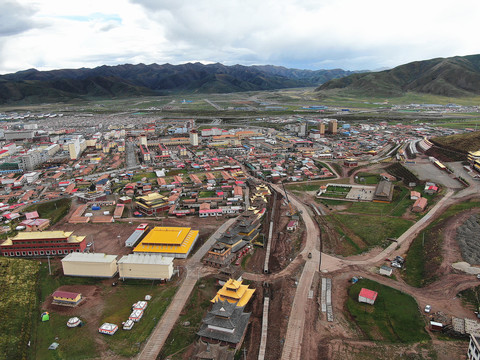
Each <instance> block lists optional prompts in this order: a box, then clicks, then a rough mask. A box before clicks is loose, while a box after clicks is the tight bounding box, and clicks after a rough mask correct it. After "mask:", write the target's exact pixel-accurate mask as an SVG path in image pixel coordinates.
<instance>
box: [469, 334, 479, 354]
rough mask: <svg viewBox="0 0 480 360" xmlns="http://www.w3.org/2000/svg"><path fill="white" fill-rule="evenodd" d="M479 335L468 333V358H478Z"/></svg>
mask: <svg viewBox="0 0 480 360" xmlns="http://www.w3.org/2000/svg"><path fill="white" fill-rule="evenodd" d="M479 343H480V337H478V336H477V335H474V334H470V343H469V344H468V353H467V357H468V360H480V345H479Z"/></svg>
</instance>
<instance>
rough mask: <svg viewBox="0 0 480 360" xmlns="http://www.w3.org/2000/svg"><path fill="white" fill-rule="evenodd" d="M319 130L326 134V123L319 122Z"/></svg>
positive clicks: (322, 134)
mask: <svg viewBox="0 0 480 360" xmlns="http://www.w3.org/2000/svg"><path fill="white" fill-rule="evenodd" d="M318 130H319V131H320V135H321V136H324V135H325V123H324V122H321V123H319V124H318Z"/></svg>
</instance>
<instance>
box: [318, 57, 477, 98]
mask: <svg viewBox="0 0 480 360" xmlns="http://www.w3.org/2000/svg"><path fill="white" fill-rule="evenodd" d="M332 89H342V90H344V91H345V90H346V91H355V92H360V93H362V94H363V95H369V96H401V95H403V94H405V93H407V92H417V93H425V94H433V95H441V96H448V97H464V96H474V95H479V94H480V55H467V56H454V57H449V58H434V59H429V60H423V61H414V62H410V63H407V64H404V65H399V66H397V67H395V68H393V69H389V70H384V71H378V72H369V73H360V74H352V75H348V76H346V77H342V78H339V79H332V80H329V81H327V82H325V83H323V84H322V85H320V86H319V87H318V88H317V89H316V91H317V92H322V91H325V90H332Z"/></svg>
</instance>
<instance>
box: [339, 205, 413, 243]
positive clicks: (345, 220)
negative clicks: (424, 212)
mask: <svg viewBox="0 0 480 360" xmlns="http://www.w3.org/2000/svg"><path fill="white" fill-rule="evenodd" d="M331 216H332V217H334V219H335V220H336V221H337V222H339V223H341V225H342V228H344V229H348V230H349V231H351V232H352V233H353V234H355V235H356V236H358V237H359V238H360V239H361V240H362V242H363V243H364V244H361V245H360V244H358V245H359V251H358V252H363V251H365V250H367V249H368V248H372V247H375V246H381V247H383V248H385V247H387V246H388V245H390V244H391V242H390V241H389V240H387V238H398V237H399V236H400V235H402V234H403V233H404V232H405V231H406V230H407V229H408V228H409V227H410V226H412V224H413V221H410V220H405V219H402V218H396V217H387V216H375V215H360V214H335V215H331Z"/></svg>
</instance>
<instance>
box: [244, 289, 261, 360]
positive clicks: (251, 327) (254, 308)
mask: <svg viewBox="0 0 480 360" xmlns="http://www.w3.org/2000/svg"><path fill="white" fill-rule="evenodd" d="M250 287H254V288H255V289H256V290H255V295H254V297H253V299H252V300H253V301H252V302H251V303H250V304H248V306H247V308H246V309H245V311H247V312H251V315H250V323H249V324H248V328H247V333H246V334H245V340H244V343H243V347H244V348H246V349H247V352H246V355H247V356H246V357H247V360H256V359H257V358H258V351H259V349H260V338H261V336H262V317H263V295H264V294H263V287H262V283H260V282H257V283H254V284H252V285H250Z"/></svg>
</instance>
